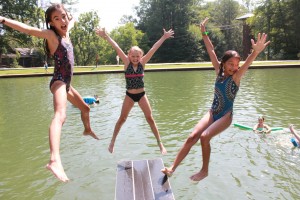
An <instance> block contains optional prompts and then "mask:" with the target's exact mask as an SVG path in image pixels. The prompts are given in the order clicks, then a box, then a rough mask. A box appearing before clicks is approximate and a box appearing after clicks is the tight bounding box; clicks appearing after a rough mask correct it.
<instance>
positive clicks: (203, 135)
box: [200, 133, 211, 145]
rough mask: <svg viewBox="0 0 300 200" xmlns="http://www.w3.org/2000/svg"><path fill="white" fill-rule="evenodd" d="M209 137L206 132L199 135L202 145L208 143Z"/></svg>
mask: <svg viewBox="0 0 300 200" xmlns="http://www.w3.org/2000/svg"><path fill="white" fill-rule="evenodd" d="M210 139H211V137H210V136H209V134H207V133H203V134H202V135H201V136H200V141H201V144H202V145H205V144H209V142H210Z"/></svg>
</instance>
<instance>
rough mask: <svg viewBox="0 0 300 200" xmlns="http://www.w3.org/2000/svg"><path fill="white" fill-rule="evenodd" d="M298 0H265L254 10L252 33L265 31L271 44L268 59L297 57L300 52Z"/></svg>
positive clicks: (299, 5)
mask: <svg viewBox="0 0 300 200" xmlns="http://www.w3.org/2000/svg"><path fill="white" fill-rule="evenodd" d="M299 10H300V2H299V0H289V1H280V0H267V1H265V2H263V3H262V4H261V6H259V7H258V8H257V9H256V10H255V18H253V19H252V20H251V21H250V23H251V25H252V27H253V32H254V34H256V33H258V32H265V33H267V34H268V36H269V39H270V40H271V44H270V45H269V47H268V50H267V52H268V57H269V59H299V58H298V57H297V54H299V52H300V35H299V31H300V21H299V18H300V13H299Z"/></svg>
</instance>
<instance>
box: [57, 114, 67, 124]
mask: <svg viewBox="0 0 300 200" xmlns="http://www.w3.org/2000/svg"><path fill="white" fill-rule="evenodd" d="M54 119H56V120H58V121H60V122H61V123H64V122H65V121H66V119H67V115H66V113H55V115H54Z"/></svg>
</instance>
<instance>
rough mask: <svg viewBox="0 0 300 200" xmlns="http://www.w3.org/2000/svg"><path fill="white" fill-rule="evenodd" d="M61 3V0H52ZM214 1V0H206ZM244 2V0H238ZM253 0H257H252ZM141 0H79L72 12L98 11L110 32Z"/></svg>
mask: <svg viewBox="0 0 300 200" xmlns="http://www.w3.org/2000/svg"><path fill="white" fill-rule="evenodd" d="M50 1H51V2H53V3H54V2H56V3H60V2H61V1H60V0H50ZM206 1H214V0H206ZM238 1H239V2H242V0H238ZM252 1H253V2H254V1H256V0H252ZM139 2H140V0H79V3H78V5H77V6H76V8H77V13H72V15H73V16H75V18H78V16H79V15H80V14H81V13H85V12H89V11H96V12H97V14H98V16H99V17H100V26H101V27H105V28H106V30H107V31H108V32H110V31H111V30H112V29H114V28H116V27H118V26H120V25H119V21H120V19H121V18H122V16H123V15H132V14H134V12H133V7H134V6H137V5H138V4H139Z"/></svg>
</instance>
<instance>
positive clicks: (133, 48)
mask: <svg viewBox="0 0 300 200" xmlns="http://www.w3.org/2000/svg"><path fill="white" fill-rule="evenodd" d="M133 51H138V52H140V53H141V56H143V55H144V51H143V50H142V49H141V48H140V47H138V46H133V47H131V48H130V49H129V50H128V55H129V54H130V53H131V52H133Z"/></svg>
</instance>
